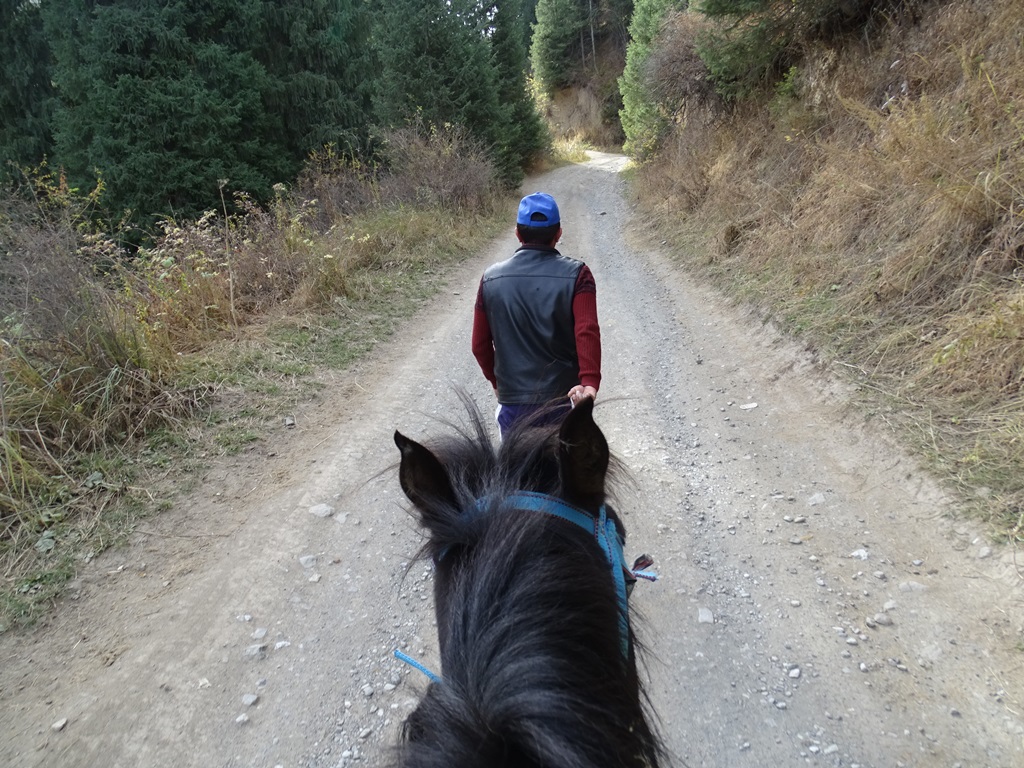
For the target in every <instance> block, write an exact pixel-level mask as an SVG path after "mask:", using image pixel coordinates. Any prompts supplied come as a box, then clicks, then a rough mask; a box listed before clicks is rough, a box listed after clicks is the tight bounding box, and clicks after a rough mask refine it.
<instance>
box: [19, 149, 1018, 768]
mask: <svg viewBox="0 0 1024 768" xmlns="http://www.w3.org/2000/svg"><path fill="white" fill-rule="evenodd" d="M621 164H622V159H621V158H618V157H615V156H609V155H597V154H595V155H594V156H593V159H592V161H591V162H590V163H589V164H587V165H585V166H574V167H569V168H564V169H560V170H557V171H555V172H553V173H551V174H550V175H548V176H545V177H543V178H541V179H536V180H533V181H532V182H531V184H530V186H531V189H530V190H528V191H533V189H534V188H536V189H544V190H546V191H549V192H551V193H553V194H554V195H555V196H556V198H557V199H558V200H559V203H560V205H561V208H562V216H563V221H564V227H565V237H564V239H563V241H562V250H563V252H564V253H566V254H568V255H571V256H580V257H582V258H584V259H585V260H586V261H587V262H588V263H589V264H590V265H591V268H592V269H593V271H594V273H595V276H596V279H597V283H598V304H599V312H600V315H601V322H602V331H603V337H604V347H605V364H604V383H603V386H602V389H601V397H600V400H599V406H598V409H597V411H596V418H597V420H598V422H599V424H600V425H601V426H602V428H603V429H604V430H605V432H606V434H607V436H608V438H609V442H610V444H611V446H612V449H613V450H614V451H615V452H617V453H618V455H619V456H620V457H622V458H623V459H624V460H625V463H626V464H627V465H628V466H629V468H630V469H631V471H632V473H633V478H634V480H635V488H632V489H628V490H627V491H626V492H624V493H622V494H621V496H622V499H623V504H622V507H623V508H624V512H625V522H626V525H627V526H628V528H629V533H630V538H629V542H628V546H627V549H628V551H627V555H628V556H632V555H635V554H637V553H639V552H641V551H646V552H650V553H652V554H653V555H654V556H655V558H656V560H657V563H656V570H658V571H659V572H660V574H661V580H660V581H659V582H657V583H655V584H644V583H641V584H640V585H639V586H638V587H637V591H636V593H635V594H634V598H633V602H634V606H635V607H636V608H637V609H638V610H639V611H641V612H642V613H643V614H644V615H645V616H646V624H645V625H644V626H643V627H642V628H641V632H642V636H643V638H644V639H645V640H646V643H647V645H648V646H649V648H650V649H651V651H652V655H651V657H650V659H649V663H648V666H647V677H648V679H649V681H650V682H649V685H650V689H651V691H652V696H653V702H654V705H655V707H656V709H657V712H658V714H659V716H660V718H661V727H662V729H663V731H664V733H665V735H666V737H667V740H668V742H669V745H670V747H671V748H672V750H673V752H674V754H675V755H676V760H675V765H677V766H682V765H687V766H693V767H696V766H722V767H723V768H724V767H726V766H728V767H730V768H732V767H737V766H738V767H744V766H765V765H773V766H795V765H812V766H848V767H852V766H862V767H864V768H867V767H868V766H872V767H874V768H889V767H892V766H949V767H952V766H963V767H965V768H967V767H973V766H978V767H981V766H995V767H1000V768H1001V767H1005V768H1011V767H1012V766H1021V765H1024V646H1022V644H1024V588H1022V583H1024V582H1022V580H1021V578H1020V576H1019V575H1018V572H1017V570H1016V569H1015V568H1014V564H1013V552H1011V551H1003V550H1001V549H999V548H998V547H992V548H990V546H989V544H988V543H987V542H986V540H985V539H984V537H983V536H982V535H981V533H980V532H979V531H975V530H973V529H972V527H971V526H970V525H968V524H965V523H962V522H956V521H953V522H950V521H949V517H948V512H949V510H948V509H947V507H946V504H945V502H944V499H943V497H942V494H941V493H939V491H938V490H937V489H936V487H935V485H934V484H933V483H932V482H930V481H929V480H928V478H927V477H925V476H924V475H923V474H922V473H921V472H919V471H918V469H917V468H916V467H915V464H914V462H913V461H911V460H909V459H908V458H907V457H905V456H904V455H902V454H901V453H900V451H899V450H898V449H897V448H895V447H894V446H893V445H892V444H890V443H889V442H888V441H887V440H886V439H885V437H884V435H881V434H878V433H877V432H875V431H873V430H872V429H871V428H868V427H865V426H863V424H861V422H860V421H859V420H858V418H857V417H856V416H855V415H854V414H851V413H849V412H848V411H847V409H846V408H844V394H843V391H842V388H841V387H840V386H838V385H836V384H834V383H829V382H828V381H827V380H825V379H823V378H822V377H820V376H819V374H818V373H817V372H816V371H815V369H814V368H813V367H812V366H811V364H810V362H809V361H808V360H807V359H806V357H805V355H803V354H802V353H801V352H800V350H799V349H796V348H794V347H792V346H790V345H788V344H787V343H785V342H784V341H782V340H780V339H778V338H777V337H776V336H775V335H774V334H773V333H772V332H771V330H770V329H768V328H764V327H762V326H761V325H759V324H757V323H755V322H752V321H750V320H749V319H747V318H745V317H744V316H743V315H742V314H741V313H739V312H738V311H736V310H735V309H733V308H731V307H730V306H728V304H727V303H725V302H723V301H722V299H721V298H720V297H718V296H716V295H714V294H713V293H711V292H709V291H707V290H704V289H701V288H700V287H698V286H696V285H694V284H693V283H692V282H691V281H690V280H689V279H688V278H687V277H686V275H684V274H681V273H679V272H678V271H677V270H676V269H675V268H673V267H672V266H671V265H669V264H668V263H667V262H666V261H665V260H664V259H663V258H662V257H661V256H660V255H658V254H657V253H651V252H649V251H645V250H643V249H640V248H638V247H636V246H635V245H631V244H630V242H629V241H628V240H627V238H625V237H624V232H623V227H624V225H625V224H626V223H627V222H628V221H629V218H630V209H629V206H628V204H627V203H626V202H624V201H623V198H622V194H623V192H624V188H623V185H622V182H621V180H620V179H619V177H618V175H617V171H618V169H619V168H620V167H621ZM513 244H514V239H513V236H512V233H511V229H510V232H509V235H508V237H506V238H503V239H502V240H501V241H500V242H497V243H495V244H494V245H493V247H492V248H491V249H490V250H489V251H488V252H486V253H482V254H480V257H479V258H478V259H477V260H475V261H474V262H473V263H469V264H466V265H465V266H464V267H463V268H460V269H459V270H458V271H457V272H456V273H454V274H453V275H452V278H451V282H450V284H449V288H448V289H447V290H446V291H445V292H444V293H443V295H441V296H440V297H439V298H438V299H437V300H436V301H435V302H433V303H432V304H431V305H430V306H429V307H427V308H426V309H424V310H423V311H422V312H421V313H420V314H419V315H418V316H417V317H416V318H415V319H414V320H413V321H412V322H411V323H409V324H408V326H407V327H406V328H405V330H404V332H403V333H402V334H401V335H400V337H398V338H397V339H395V340H393V342H391V343H389V344H388V345H387V348H386V349H381V350H379V351H378V352H377V353H375V354H374V355H373V357H372V358H371V359H369V360H367V361H365V362H363V363H362V364H360V365H359V366H357V367H356V368H354V369H351V370H350V371H347V372H345V373H342V374H338V376H337V377H336V381H334V382H333V383H332V384H331V386H329V387H328V388H327V390H326V391H325V392H324V393H323V395H322V396H321V397H320V398H319V399H318V400H317V401H316V402H313V403H310V404H309V405H308V406H306V407H305V408H304V409H303V410H302V411H301V412H299V413H296V414H295V419H296V426H295V427H294V428H293V429H290V430H289V429H286V428H285V427H284V426H280V427H278V426H276V425H274V426H272V427H271V429H270V433H269V434H268V437H267V439H266V440H265V441H264V442H263V443H261V444H260V445H259V446H258V447H257V448H256V449H254V451H253V452H252V453H250V454H247V455H245V456H243V457H241V458H237V459H232V460H226V461H224V462H218V463H217V464H216V465H215V466H213V467H212V468H210V469H209V471H207V472H206V473H205V475H204V476H203V477H202V478H201V482H199V484H198V490H197V491H196V492H195V493H194V494H193V495H192V496H191V497H190V498H189V499H187V501H185V502H184V503H182V504H181V505H179V506H178V507H176V508H175V509H173V510H171V511H170V512H168V513H165V514H163V515H162V516H160V517H159V518H158V519H152V520H148V521H145V522H144V523H143V524H142V530H140V532H139V534H138V535H137V536H136V537H135V539H136V540H135V542H134V544H133V545H132V546H131V547H130V548H127V549H122V550H118V551H114V552H109V553H107V554H105V555H104V556H102V557H101V558H98V559H97V560H96V561H94V562H93V563H92V564H91V565H90V566H89V567H88V568H87V569H86V570H85V571H84V572H83V573H82V574H81V576H80V578H79V579H78V580H77V581H76V583H75V585H74V589H73V590H72V597H73V599H69V600H68V601H67V602H66V604H64V605H63V606H62V607H61V609H60V611H59V613H58V614H57V616H56V617H55V618H53V619H52V620H51V621H48V622H47V623H46V624H45V625H44V626H42V627H40V628H39V629H38V630H36V631H33V632H30V633H21V634H13V635H12V634H8V635H5V636H3V637H0V765H3V766H12V767H17V768H21V767H23V766H24V767H30V766H61V767H64V766H68V767H71V766H75V767H78V766H82V767H85V766H108V767H110V768H115V767H122V766H123V767H124V768H127V767H128V766H132V767H133V768H149V767H152V768H162V767H163V766H175V767H180V766H204V767H205V766H254V767H263V766H266V767H267V768H273V767H274V766H282V767H283V768H297V767H299V766H302V767H313V766H316V767H317V768H321V767H324V768H326V767H331V768H333V767H334V766H367V767H368V768H369V767H375V766H382V765H385V764H386V763H387V761H388V759H389V757H390V753H389V748H390V746H391V745H393V744H394V742H395V738H396V732H397V728H398V724H399V723H400V722H401V720H402V718H403V717H404V716H405V715H406V714H407V713H408V711H409V710H410V709H411V707H412V706H414V703H415V701H416V698H417V696H418V695H419V694H420V693H421V692H422V690H423V688H424V686H425V682H426V681H425V679H424V678H423V676H422V675H420V674H419V673H418V672H416V671H414V670H412V669H411V668H409V667H407V666H405V665H403V664H401V663H399V662H397V661H395V660H394V658H393V656H392V651H393V650H394V649H395V648H396V647H397V648H402V649H405V650H407V651H408V652H409V653H411V654H413V655H415V656H417V657H418V658H420V659H422V660H423V661H425V662H426V663H427V664H428V665H433V666H436V652H437V645H436V636H435V629H434V626H433V618H432V606H431V591H430V590H431V585H430V572H429V568H425V567H423V566H416V567H415V568H414V569H413V570H412V571H411V572H410V573H408V575H405V569H406V565H407V563H408V562H409V558H410V556H411V555H412V553H413V552H414V551H415V550H416V548H417V545H418V543H419V533H418V531H417V530H416V528H415V526H414V525H413V524H412V521H411V519H410V518H409V517H408V516H407V514H406V513H405V512H404V511H403V510H404V506H403V499H402V498H401V493H400V491H399V489H398V483H397V478H396V475H395V473H394V472H390V471H389V472H383V474H379V473H381V471H382V470H385V469H386V468H387V467H388V466H389V465H391V464H392V463H393V462H394V461H395V460H396V459H397V451H396V449H395V448H394V445H393V443H392V441H391V433H392V432H393V430H394V429H395V428H400V429H401V430H402V431H403V432H405V433H406V434H408V435H409V436H411V437H414V438H424V437H427V436H429V435H430V434H432V433H434V432H437V431H438V430H440V429H442V427H441V426H439V425H438V424H437V422H436V420H437V419H456V420H457V419H458V418H459V414H460V406H459V405H458V400H457V398H456V396H455V394H454V391H453V386H454V385H465V386H466V387H467V389H468V391H469V392H470V393H471V394H472V395H473V397H474V398H476V400H477V402H478V403H480V405H481V406H482V407H483V408H484V409H485V410H489V409H491V408H492V407H493V403H492V401H491V394H490V391H489V387H488V386H487V385H486V383H485V382H484V381H483V379H482V377H481V376H480V375H479V371H478V370H477V369H476V366H475V363H474V362H473V360H472V357H471V355H470V352H469V329H470V319H471V308H472V303H473V299H474V295H475V289H476V283H477V280H478V279H479V274H480V272H481V271H482V269H483V268H484V267H485V266H486V265H487V264H488V263H490V262H492V261H495V260H498V259H500V258H505V257H506V256H507V255H508V254H509V253H510V251H511V249H512V247H513ZM323 505H327V506H326V507H325V506H323ZM328 507H329V509H328ZM321 515H325V516H321Z"/></svg>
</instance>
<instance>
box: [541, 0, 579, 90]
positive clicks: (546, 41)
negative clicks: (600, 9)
mask: <svg viewBox="0 0 1024 768" xmlns="http://www.w3.org/2000/svg"><path fill="white" fill-rule="evenodd" d="M588 21H589V19H588V15H587V14H586V13H585V12H584V8H583V6H582V5H581V4H580V0H538V2H537V24H536V26H534V28H533V44H532V46H531V48H530V58H531V61H532V63H533V73H534V75H536V77H537V79H538V80H539V81H540V83H541V84H542V86H543V87H544V89H545V90H546V91H547V92H548V93H552V92H554V91H555V90H556V89H558V88H565V87H567V86H568V85H570V84H571V83H572V82H573V79H574V77H575V76H576V75H577V73H578V72H579V71H580V70H581V68H582V62H583V56H584V53H585V50H586V49H585V47H584V46H585V42H584V39H583V37H582V32H583V28H584V26H586V25H587V23H588Z"/></svg>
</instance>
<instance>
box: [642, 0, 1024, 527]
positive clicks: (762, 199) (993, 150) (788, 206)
mask: <svg viewBox="0 0 1024 768" xmlns="http://www.w3.org/2000/svg"><path fill="white" fill-rule="evenodd" d="M667 37H668V38H669V39H672V40H674V41H675V42H674V44H675V45H686V44H687V41H686V36H685V35H682V36H680V35H676V36H674V37H673V36H671V35H668V36H667ZM1022 37H1024V17H1022V16H1021V14H1020V7H1019V3H1016V2H1013V1H1012V0H993V1H992V2H982V1H981V0H959V1H957V2H949V3H942V4H932V5H930V6H928V7H927V8H925V9H924V11H923V13H922V18H921V23H920V24H918V25H915V26H891V27H889V28H888V29H885V30H884V31H880V30H878V29H874V30H872V33H871V35H870V36H868V37H867V38H865V37H858V38H855V39H849V40H846V41H845V43H844V44H843V45H841V46H831V47H829V48H827V49H826V48H821V49H819V50H814V51H811V52H810V53H809V54H808V57H807V59H806V60H805V61H804V62H803V63H802V64H801V65H800V67H798V70H797V71H795V72H794V73H793V79H792V80H787V81H784V82H783V83H780V84H779V87H778V89H777V90H776V92H774V93H769V94H764V95H763V96H762V97H760V98H759V99H757V100H754V101H751V102H746V103H744V104H742V105H738V106H736V107H735V108H734V109H732V110H731V111H726V110H724V109H723V108H722V107H721V106H720V105H714V104H707V103H706V102H705V103H701V102H699V101H698V100H694V99H690V100H689V101H687V102H686V103H687V105H688V107H687V109H686V110H685V119H682V120H680V121H679V122H678V126H677V130H676V131H675V132H674V133H673V135H672V136H671V137H670V138H669V140H668V141H667V143H666V145H665V148H664V150H663V152H662V155H661V157H660V158H659V160H658V162H656V163H653V164H651V165H650V166H649V167H648V169H646V170H642V171H641V179H642V184H640V185H638V191H639V192H640V194H641V195H642V197H643V199H644V201H645V204H646V206H647V207H648V209H649V210H650V211H652V212H654V213H656V214H658V215H663V214H665V213H672V214H673V216H672V217H671V218H673V219H675V220H677V221H679V220H680V217H679V216H678V213H679V212H680V211H684V212H688V213H690V214H691V216H689V217H686V218H685V219H683V220H682V223H681V224H680V225H678V226H677V231H676V234H677V235H678V236H684V235H685V236H686V237H690V238H692V237H693V236H694V233H695V232H696V233H700V235H701V236H702V237H703V238H704V241H705V242H706V243H707V245H708V247H707V249H706V250H705V253H707V254H709V255H708V257H707V258H705V259H704V264H703V266H704V267H705V268H707V269H709V270H711V272H713V273H715V274H718V275H719V276H721V277H722V278H723V280H724V281H725V282H724V283H723V284H728V285H730V286H731V288H733V289H734V290H738V291H740V292H741V293H743V294H744V295H746V296H747V297H749V298H750V299H751V300H752V301H758V302H760V303H761V304H762V306H763V307H764V309H765V311H766V312H769V313H771V314H773V315H774V316H776V317H777V318H780V319H783V320H784V321H786V322H788V323H789V326H790V327H791V328H792V329H794V330H795V331H797V332H800V333H804V334H806V335H807V337H808V338H809V339H812V340H813V341H814V343H815V344H816V346H817V347H818V348H819V349H820V350H821V352H822V355H823V356H825V357H826V358H831V359H839V360H843V361H845V362H847V363H849V364H851V365H853V366H855V368H856V369H859V370H862V371H864V372H865V376H866V379H865V381H866V382H869V384H870V386H871V387H872V388H873V389H876V390H881V391H884V392H886V393H888V394H889V395H890V396H891V397H892V398H894V399H895V400H896V401H897V402H898V403H899V404H900V407H899V411H900V412H901V413H902V415H903V424H904V426H905V427H906V428H907V430H908V432H907V434H909V435H911V436H912V439H915V440H916V441H917V442H918V444H919V445H920V446H921V447H922V448H923V449H924V450H926V452H927V453H928V455H929V456H930V457H931V458H932V459H933V460H934V462H935V463H936V466H939V467H941V469H942V471H943V472H944V473H946V475H947V476H948V477H950V478H951V479H952V480H953V481H954V482H955V483H957V484H958V485H960V486H961V487H962V488H963V489H964V490H965V491H966V492H967V493H968V494H969V495H971V496H972V497H977V495H978V493H977V492H980V493H981V495H983V496H984V497H985V502H984V504H983V505H982V506H983V507H984V512H985V514H986V515H987V516H988V517H989V519H991V520H992V521H993V522H995V523H996V524H997V526H1000V527H1001V529H1002V531H1003V533H1004V534H1006V535H1014V536H1018V537H1019V536H1020V534H1021V532H1020V528H1019V513H1020V510H1021V509H1024V451H1022V448H1021V435H1022V433H1024V389H1022V383H1024V288H1022V287H1021V277H1022V275H1024V151H1022V150H1024V114H1021V113H1020V111H1019V105H1020V104H1021V103H1022V96H1024V52H1022V49H1021V46H1020V40H1021V39H1022ZM673 55H674V56H675V57H676V58H679V57H683V58H685V56H684V54H683V53H681V52H680V53H676V54H673ZM666 56H668V54H666ZM679 88H682V89H683V90H684V91H685V87H684V86H679ZM979 489H981V490H980V491H979Z"/></svg>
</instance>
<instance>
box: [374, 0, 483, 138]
mask: <svg viewBox="0 0 1024 768" xmlns="http://www.w3.org/2000/svg"><path fill="white" fill-rule="evenodd" d="M481 17H482V13H481V7H480V6H479V5H476V4H474V3H472V2H469V0H450V2H448V1H446V0H391V2H388V3H385V4H384V5H383V7H381V8H380V9H379V11H378V12H377V16H376V19H377V23H376V24H375V26H374V33H373V42H374V53H375V54H376V57H377V64H378V71H379V76H378V78H377V80H376V88H375V90H374V96H373V107H374V115H375V117H376V120H377V122H378V123H379V124H381V125H382V126H390V127H401V126H403V125H406V124H408V123H410V122H415V121H422V123H424V124H426V125H435V126H442V125H445V124H452V125H460V126H462V127H464V128H465V129H467V130H468V131H469V133H470V135H471V136H473V137H474V138H475V139H477V140H478V141H481V142H482V143H483V144H484V145H485V146H487V147H489V148H491V149H493V148H494V147H496V146H497V144H498V143H499V130H498V125H499V120H500V118H501V110H500V109H499V105H498V96H497V88H496V73H495V69H494V66H493V64H492V62H491V56H490V44H489V42H488V39H487V37H486V34H485V29H484V28H483V26H482V19H481Z"/></svg>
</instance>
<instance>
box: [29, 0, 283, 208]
mask: <svg viewBox="0 0 1024 768" xmlns="http://www.w3.org/2000/svg"><path fill="white" fill-rule="evenodd" d="M55 5H56V4H53V5H51V6H50V10H51V15H50V17H49V19H48V21H49V28H50V30H51V38H52V39H54V40H55V55H56V56H55V57H56V61H57V66H56V69H55V73H54V80H55V82H56V84H57V87H58V90H59V93H60V97H61V105H60V107H59V108H58V110H57V114H56V120H55V123H54V128H55V136H56V143H57V157H58V160H59V161H60V162H61V163H62V164H63V165H64V166H65V168H66V170H67V173H68V177H69V180H70V181H71V182H72V183H74V184H78V185H83V186H85V185H88V184H90V183H91V182H92V181H93V180H94V174H96V173H99V174H100V175H101V176H102V178H103V180H104V183H105V187H106V190H107V193H106V195H107V196H106V198H105V202H106V204H107V205H108V206H109V207H111V208H112V209H113V210H114V211H118V210H120V209H132V210H134V211H136V212H137V213H138V214H141V215H142V216H145V215H148V214H161V215H193V214H195V213H197V212H199V211H200V210H202V209H203V208H207V207H212V206H214V205H216V204H217V200H218V196H219V190H220V186H221V180H224V179H227V180H228V181H229V183H230V188H231V189H242V190H246V191H250V192H253V193H254V194H256V195H258V196H265V195H268V194H269V191H270V185H271V184H273V183H275V182H277V181H282V180H285V179H287V178H289V176H290V175H291V174H293V173H294V172H295V171H296V170H297V166H298V164H297V162H296V161H295V159H294V158H290V157H288V156H287V155H286V153H285V152H284V146H283V145H282V143H281V142H280V141H275V140H274V138H273V134H274V132H275V128H277V126H276V125H275V119H274V116H273V115H272V114H269V113H268V112H267V111H266V110H265V109H264V106H263V99H262V92H263V91H265V90H267V89H268V88H269V83H268V77H267V72H266V70H265V68H264V67H263V66H261V65H260V64H259V63H258V62H257V61H255V60H254V59H253V57H252V56H251V55H249V54H248V53H247V52H245V51H244V47H243V46H246V45H248V44H250V42H251V40H252V39H253V38H254V37H256V35H257V34H258V30H259V22H260V18H259V10H260V7H259V3H258V2H257V1H256V0H238V1H237V2H233V1H231V0H215V1H214V2H212V3H208V4H203V5H202V8H201V10H200V9H199V8H197V6H196V4H193V3H189V2H187V1H186V0H170V2H164V1H163V0H140V2H135V3H131V4H128V3H116V4H106V3H100V2H96V0H71V1H70V2H68V3H66V4H64V5H65V7H64V8H62V9H59V10H55Z"/></svg>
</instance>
